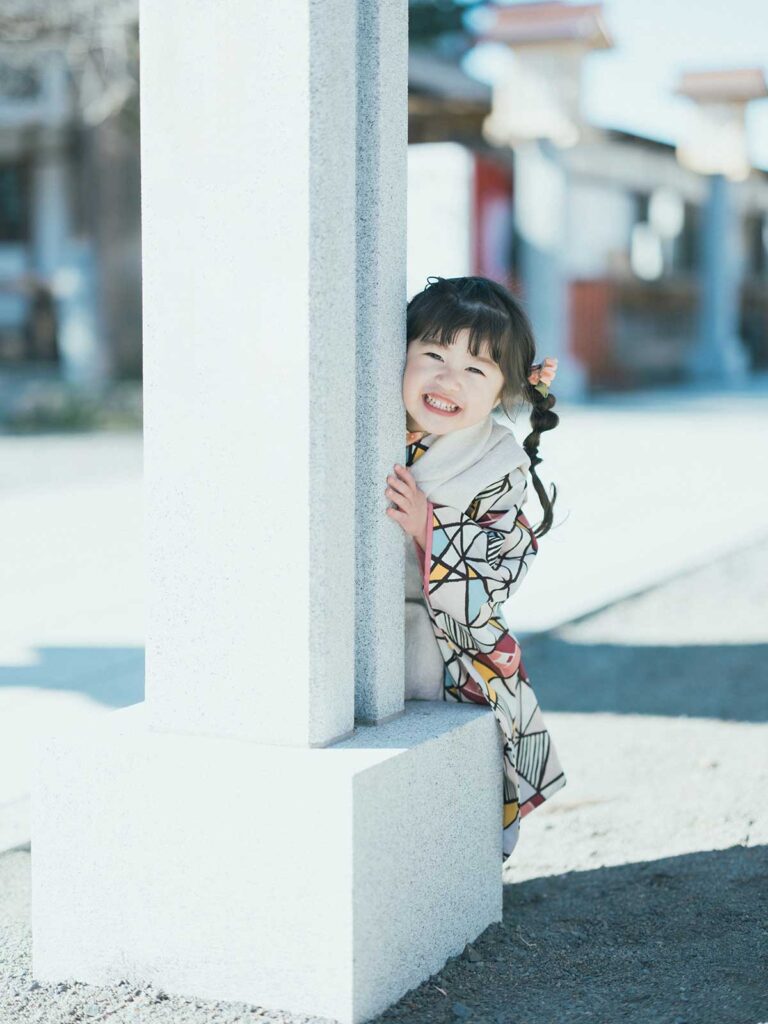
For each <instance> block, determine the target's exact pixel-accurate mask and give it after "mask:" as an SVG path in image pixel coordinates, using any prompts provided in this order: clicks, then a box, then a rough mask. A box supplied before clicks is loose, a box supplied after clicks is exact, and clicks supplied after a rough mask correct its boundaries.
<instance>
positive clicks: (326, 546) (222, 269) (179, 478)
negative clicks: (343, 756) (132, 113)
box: [140, 0, 405, 746]
mask: <svg viewBox="0 0 768 1024" xmlns="http://www.w3.org/2000/svg"><path fill="white" fill-rule="evenodd" d="M354 11H355V4H354V2H353V0H331V2H330V3H325V4H322V5H317V4H312V3H309V2H306V3H297V4H292V5H290V6H289V7H288V8H286V6H285V5H284V4H280V3H274V2H270V3H264V4H260V5H259V10H258V17H257V16H256V15H255V12H254V6H253V3H251V2H249V0H234V2H228V3H226V4H223V5H222V4H220V3H218V2H215V0H201V2H199V3H196V4H195V5H194V7H193V8H190V6H189V4H188V3H187V2H186V0H169V2H167V3H163V4H161V5H158V4H157V3H154V2H152V0H150V2H145V3H142V5H141V21H140V24H141V77H142V89H141V100H142V109H141V150H142V259H143V311H144V399H145V432H144V437H145V448H144V467H145V483H146V490H145V513H146V514H145V536H146V558H147V590H146V595H147V597H146V600H147V605H146V609H147V617H146V621H147V635H146V696H147V701H148V705H149V711H150V715H151V717H152V721H153V723H154V725H155V727H157V728H163V729H171V730H183V731H190V732H198V733H209V734H217V735H232V736H241V737H249V738H253V739H257V740H261V741H263V742H265V743H280V744H287V745H299V746H303V745H306V744H313V745H322V744H323V743H327V742H330V741H332V740H334V739H337V738H339V737H340V736H343V735H346V734H348V732H349V731H350V730H351V729H352V727H353V724H354V683H355V680H354V585H355V554H354V536H355V523H354V509H355V492H354V487H355V481H354V469H355V466H354V458H355V452H354V428H355V395H354V393H355V388H354V350H355V318H354V312H355V301H356V297H355V288H354V281H355V203H354V196H355V135H354V131H353V130H352V129H353V126H354V119H355V89H354V88H353V87H352V85H353V83H354V81H355V77H354V75H355V17H354ZM403 31H404V29H403ZM170 37H173V39H174V43H173V45H172V46H169V45H168V40H169V38H170ZM402 146H403V147H405V139H403V141H402ZM393 386H394V385H393ZM340 396H343V400H342V401H340V400H339V397H340ZM385 506H386V502H385V500H384V497H383V494H382V507H385Z"/></svg>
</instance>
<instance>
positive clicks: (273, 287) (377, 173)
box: [32, 0, 502, 1024]
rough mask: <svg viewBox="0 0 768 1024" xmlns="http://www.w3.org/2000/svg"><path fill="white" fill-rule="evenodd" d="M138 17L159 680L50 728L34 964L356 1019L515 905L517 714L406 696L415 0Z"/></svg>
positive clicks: (239, 2)
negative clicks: (411, 22) (396, 508)
mask: <svg viewBox="0 0 768 1024" xmlns="http://www.w3.org/2000/svg"><path fill="white" fill-rule="evenodd" d="M141 19H142V20H141V40H142V133H143V134H142V182H143V191H142V199H143V217H144V223H143V247H144V314H145V324H144V330H145V358H146V364H145V365H146V374H147V377H146V388H147V403H146V542H147V588H148V598H149V600H148V607H147V700H146V701H145V702H144V703H143V704H137V705H134V706H132V707H130V708H125V709H122V710H120V711H117V712H114V713H113V714H111V715H108V716H104V717H103V718H101V719H100V720H99V722H98V723H96V724H94V725H86V726H79V727H75V728H74V729H71V730H69V731H66V732H65V731H63V730H62V731H60V732H59V733H57V734H56V735H52V736H48V737H44V738H43V739H42V741H41V744H40V749H39V757H38V761H37V765H36V772H35V778H34V781H33V790H32V847H33V850H34V857H33V862H34V863H33V881H32V889H33V898H32V904H33V909H32V935H33V973H34V976H35V977H36V978H38V979H40V980H45V981H56V980H61V979H64V978H75V979H77V980H80V981H84V982H90V983H95V984H105V983H113V982H116V981H118V980H120V979H129V980H133V981H136V982H137V983H141V982H142V981H146V980H148V979H151V980H152V981H153V982H154V983H155V984H157V985H159V986H161V987H162V988H164V989H166V990H167V991H169V992H177V993H182V994H187V995H192V996H197V997H208V998H215V999H232V1000H243V1001H245V1002H249V1003H254V1004H257V1005H259V1006H264V1007H269V1008H274V1009H282V1010H287V1011H290V1012H297V1013H307V1014H311V1015H314V1016H324V1017H331V1018H334V1019H335V1020H338V1021H340V1022H341V1024H358V1022H360V1021H365V1020H369V1019H370V1018H371V1017H373V1016H375V1015H376V1014H378V1013H381V1012H382V1011H383V1010H384V1009H386V1007H387V1006H389V1005H390V1004H391V1003H392V1002H394V1001H395V1000H397V999H399V998H400V996H402V995H403V994H404V993H405V992H407V991H408V990H409V989H411V988H413V987H414V986H415V985H418V984H419V983H420V982H422V981H423V980H424V979H426V978H427V977H428V976H429V975H430V974H433V973H434V972H435V971H437V970H440V968H441V967H442V966H443V965H444V964H445V961H446V959H447V958H448V957H449V956H451V955H455V954H457V953H459V952H460V951H461V950H462V949H463V947H464V945H465V944H466V942H467V941H470V940H472V939H473V938H475V937H476V936H477V935H478V934H479V933H480V932H481V931H483V930H484V929H485V928H486V927H487V926H488V925H489V924H490V923H492V922H494V921H498V920H500V919H501V913H502V884H501V860H500V857H499V853H500V851H501V829H500V827H499V826H500V824H501V812H502V768H501V755H502V744H501V735H500V732H499V729H498V726H497V724H496V721H495V718H494V716H493V714H492V713H491V711H490V709H489V708H487V707H479V706H473V705H467V704H448V703H444V702H420V701H408V702H406V703H405V706H403V690H402V657H403V652H402V616H403V608H402V603H403V579H402V558H403V537H402V534H401V531H400V529H399V527H397V525H396V524H394V523H391V522H390V521H389V520H388V517H386V516H385V514H384V509H385V508H386V505H387V500H386V496H385V495H384V476H385V475H386V470H387V468H388V466H389V464H390V462H394V461H400V460H401V459H402V456H403V454H404V453H403V447H402V446H403V440H404V438H403V435H404V426H405V423H404V419H405V417H404V413H403V410H402V405H401V398H400V370H401V368H402V362H403V350H404V346H405V338H404V336H403V333H402V328H403V323H404V309H405V288H404V282H405V246H404V237H403V236H404V201H405V187H406V181H405V167H406V161H405V152H406V130H405V105H406V76H407V65H406V59H405V58H406V39H407V4H406V0H382V2H381V3H376V2H373V0H372V2H371V3H365V4H360V3H356V2H355V0H322V2H321V0H301V2H299V0H297V2H296V3H295V4H291V5H288V6H286V5H285V4H283V3H279V2H278V0H267V2H264V3H262V4H259V5H256V6H254V4H253V3H252V2H251V0H228V2H227V3H226V4H221V3H219V2H218V0H199V2H198V3H196V4H194V5H192V6H191V7H190V5H189V4H187V3H185V2H184V0H169V2H168V3H166V4H164V5H163V6H162V10H161V9H160V7H159V6H158V5H157V4H156V3H154V2H153V0H146V2H144V3H143V6H142V10H141ZM169 40H172V41H173V45H169ZM356 115H357V116H356ZM393 150H394V152H392V151H393ZM356 194H357V195H358V196H359V198H357V199H356ZM356 218H357V224H356ZM361 250H362V251H361ZM356 254H357V257H356ZM361 307H364V308H363V309H362V310H361ZM356 310H357V313H356ZM356 337H357V342H358V346H357V355H356V353H355V347H356V346H355V341H356ZM356 359H357V368H356ZM357 401H359V403H360V404H359V405H357V404H356V403H357ZM356 459H357V472H356ZM356 523H357V525H358V529H357V531H356V529H355V526H356ZM356 534H357V535H356ZM356 578H357V582H356ZM355 606H357V607H355ZM356 620H357V622H356ZM356 629H357V630H358V634H357V635H356V632H355V631H356ZM356 643H357V650H356V647H355V645H356ZM356 672H357V679H355V673H356ZM356 705H357V708H358V712H359V718H360V719H361V720H362V719H365V720H367V721H371V722H373V723H376V724H370V725H366V724H362V722H361V721H359V722H358V725H357V726H355V719H354V714H355V706H356ZM401 712H402V713H401ZM386 719H389V720H386Z"/></svg>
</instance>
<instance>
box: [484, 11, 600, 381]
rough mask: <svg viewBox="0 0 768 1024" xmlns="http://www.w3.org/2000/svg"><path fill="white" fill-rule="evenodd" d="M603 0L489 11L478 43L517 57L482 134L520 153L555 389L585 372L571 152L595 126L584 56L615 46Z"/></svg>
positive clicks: (535, 317) (521, 232) (542, 331)
mask: <svg viewBox="0 0 768 1024" xmlns="http://www.w3.org/2000/svg"><path fill="white" fill-rule="evenodd" d="M602 9H603V5H602V4H566V3H528V4H517V5H515V6H514V7H504V8H485V9H483V10H482V11H481V12H479V17H478V18H476V20H475V25H476V26H477V31H478V33H479V41H480V42H495V43H501V44H503V45H506V46H508V47H509V48H510V50H511V51H512V53H513V56H514V59H513V60H511V61H510V63H509V69H508V72H507V73H505V74H504V75H503V77H502V78H501V79H500V80H499V81H497V82H496V83H494V86H493V100H492V109H491V113H490V114H489V116H488V118H487V119H486V121H485V124H484V128H483V131H484V134H485V136H486V138H487V139H488V141H489V142H491V143H493V144H494V145H497V146H510V147H512V148H513V150H514V166H515V185H514V189H515V193H514V195H515V198H514V216H515V226H516V229H517V236H518V239H519V245H520V269H521V276H522V282H523V293H524V294H523V299H524V302H525V305H526V308H527V310H528V312H529V314H530V316H531V320H532V322H533V327H534V331H535V334H536V339H537V355H541V356H545V355H548V356H556V357H557V358H558V360H559V366H558V374H557V394H558V395H561V396H562V397H566V398H578V397H579V396H580V395H582V394H583V392H584V388H585V371H584V368H583V367H582V366H581V365H580V364H579V363H578V361H577V360H576V359H575V357H574V356H573V355H572V354H571V353H570V351H569V344H568V340H569V317H568V281H567V275H566V270H565V262H566V255H567V249H568V246H569V244H570V241H571V240H570V239H569V234H568V221H569V216H568V211H569V205H570V187H569V186H570V180H569V178H570V176H569V173H568V162H567V155H566V154H567V149H568V147H572V146H574V145H575V144H576V143H578V142H579V141H580V140H582V139H583V138H584V137H585V136H586V135H588V134H589V128H588V126H586V125H585V124H584V122H583V119H582V116H581V110H580V103H581V78H582V69H583V65H584V60H585V58H586V57H587V56H588V55H589V54H590V53H591V52H592V51H593V50H602V49H607V48H609V47H611V46H612V45H613V44H612V42H611V40H610V39H609V36H608V33H607V31H606V29H605V26H604V24H603V18H602Z"/></svg>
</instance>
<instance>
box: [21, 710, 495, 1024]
mask: <svg viewBox="0 0 768 1024" xmlns="http://www.w3.org/2000/svg"><path fill="white" fill-rule="evenodd" d="M500 763H501V736H500V733H499V730H498V726H497V724H496V720H495V718H494V716H493V715H492V714H491V713H490V710H489V709H487V708H475V707H472V706H470V705H466V704H463V705H457V704H444V703H433V702H422V701H408V702H406V705H405V714H404V715H402V716H401V717H399V718H396V719H395V720H393V721H390V722H387V723H385V724H383V725H378V726H359V727H358V728H357V729H356V731H355V733H354V735H353V736H351V737H349V738H348V739H345V740H343V741H341V742H339V743H337V744H335V745H333V746H331V747H325V748H320V749H304V748H293V747H271V746H264V745H257V744H253V743H250V742H247V741H242V740H228V739H220V738H215V737H207V736H192V735H179V734H168V733H158V732H152V731H150V730H149V729H148V727H147V724H146V714H145V707H144V705H143V704H137V705H134V706H132V707H130V708H126V709H123V710H120V711H116V712H113V713H111V714H108V715H106V716H104V717H103V718H102V719H101V720H100V721H98V722H96V723H92V724H89V725H88V726H87V727H80V728H77V729H71V730H69V731H68V732H66V733H62V734H60V735H58V736H56V737H51V738H46V739H44V740H42V741H41V742H40V744H39V748H38V759H37V766H36V777H35V779H34V784H33V791H32V867H33V871H32V938H33V974H34V977H35V978H36V979H38V980H40V981H46V982H55V981H60V980H66V979H69V980H79V981H84V982H88V983H91V984H113V983H115V982H117V981H120V980H121V979H126V980H129V981H133V982H135V983H137V984H139V983H142V982H147V981H148V982H152V983H153V984H155V985H157V986H159V987H161V988H163V989H165V990H166V991H168V992H173V993H178V994H183V995H189V996H192V997H200V998H208V999H227V1000H242V1001H244V1002H248V1003H253V1004H257V1005H259V1006H263V1007H267V1008H270V1009H281V1010H287V1011H289V1012H294V1013H306V1014H312V1015H315V1016H323V1017H331V1018H335V1019H336V1020H338V1021H340V1022H341V1024H358V1022H360V1021H366V1020H369V1019H370V1018H372V1017H374V1016H376V1015H377V1014H379V1013H381V1012H382V1011H383V1010H385V1009H386V1008H387V1007H388V1006H390V1005H391V1004H392V1003H393V1002H395V1001H397V1000H398V999H399V998H400V997H401V996H402V995H403V994H404V993H405V992H407V991H408V990H410V989H412V988H414V987H415V986H417V985H419V984H420V983H421V982H423V981H424V980H425V979H426V978H428V977H429V976H430V975H431V974H434V973H435V972H437V971H438V970H440V968H442V967H443V965H444V964H445V962H446V960H447V958H448V957H449V956H452V955H455V954H457V953H459V952H461V950H462V949H463V948H464V945H465V944H466V943H467V942H468V941H471V940H473V939H475V938H476V937H477V936H478V935H479V934H480V933H481V932H482V931H483V930H484V929H485V928H486V927H487V926H488V925H489V924H491V923H493V922H494V921H500V920H501V916H502V879H501V868H500V859H499V854H500V852H501V829H500V827H499V826H500V818H501V806H502V777H501V768H500Z"/></svg>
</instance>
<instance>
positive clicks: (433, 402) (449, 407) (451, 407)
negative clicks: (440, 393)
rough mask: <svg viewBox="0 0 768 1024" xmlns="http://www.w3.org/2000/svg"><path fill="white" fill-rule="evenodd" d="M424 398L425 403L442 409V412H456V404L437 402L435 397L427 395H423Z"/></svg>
mask: <svg viewBox="0 0 768 1024" xmlns="http://www.w3.org/2000/svg"><path fill="white" fill-rule="evenodd" d="M424 399H425V401H426V403H427V405H434V406H435V407H436V408H437V409H442V410H443V412H456V410H457V409H458V408H459V407H458V405H446V404H445V403H444V402H438V401H437V399H435V398H431V397H430V396H429V395H425V396H424Z"/></svg>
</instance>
